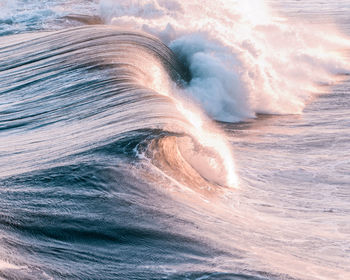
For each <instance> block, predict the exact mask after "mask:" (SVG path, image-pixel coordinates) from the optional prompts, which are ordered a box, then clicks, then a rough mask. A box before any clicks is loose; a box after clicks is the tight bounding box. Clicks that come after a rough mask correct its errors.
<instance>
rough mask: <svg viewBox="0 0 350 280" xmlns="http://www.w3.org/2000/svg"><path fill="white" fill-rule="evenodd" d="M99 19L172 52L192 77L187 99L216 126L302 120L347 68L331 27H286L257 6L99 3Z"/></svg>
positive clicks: (257, 0)
mask: <svg viewBox="0 0 350 280" xmlns="http://www.w3.org/2000/svg"><path fill="white" fill-rule="evenodd" d="M100 15H101V17H102V18H103V20H104V21H105V23H108V24H115V25H118V26H120V27H126V28H132V29H135V28H136V29H139V30H143V31H145V32H148V33H151V34H153V35H155V36H157V37H159V38H160V39H161V40H162V41H163V42H164V43H165V44H167V45H168V46H170V48H171V49H172V50H173V51H174V52H175V53H176V54H177V55H178V57H179V58H180V59H181V60H182V61H183V62H184V63H185V64H186V65H187V67H188V69H189V71H190V74H191V77H192V79H191V81H190V82H189V83H188V85H187V90H186V92H187V95H188V96H190V97H191V98H192V99H193V100H194V101H195V102H197V103H199V104H200V105H201V106H202V107H203V108H204V109H205V111H206V112H207V113H208V114H209V115H210V116H211V117H213V118H214V119H217V120H221V121H230V122H234V121H239V120H242V119H245V118H250V117H254V116H255V114H257V113H267V114H299V113H301V112H302V110H303V109H304V107H305V105H306V104H307V102H308V101H309V100H311V99H312V96H313V95H314V94H317V93H320V92H321V91H324V89H322V87H321V86H323V85H330V84H333V83H334V82H335V81H336V80H337V78H338V77H337V75H338V74H344V73H347V72H349V69H350V66H349V62H348V61H345V59H344V58H343V57H342V55H341V50H343V49H345V48H349V47H350V41H349V40H348V39H347V38H345V36H343V35H341V34H339V33H338V32H336V29H335V28H332V27H329V26H328V27H326V26H325V27H324V28H322V30H320V29H319V27H318V28H315V27H314V26H311V25H310V24H306V23H302V22H296V21H294V22H290V21H289V20H288V19H286V18H284V17H281V16H280V15H277V14H276V13H275V12H274V11H273V10H272V9H271V8H270V7H269V6H268V5H267V4H266V3H265V2H264V1H261V0H254V1H249V3H247V1H239V0H238V1H237V0H232V1H224V0H221V1H215V2H213V1H208V0H204V1H181V0H173V1H165V0H152V1H144V0H140V1H130V0H123V1H113V0H101V1H100ZM325 33H327V34H328V35H327V36H324V34H325Z"/></svg>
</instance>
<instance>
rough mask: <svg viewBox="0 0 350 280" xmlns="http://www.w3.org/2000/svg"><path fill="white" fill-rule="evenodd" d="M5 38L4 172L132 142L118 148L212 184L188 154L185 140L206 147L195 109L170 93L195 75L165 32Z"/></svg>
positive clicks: (77, 31)
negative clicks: (160, 36)
mask: <svg viewBox="0 0 350 280" xmlns="http://www.w3.org/2000/svg"><path fill="white" fill-rule="evenodd" d="M2 38H3V42H2V45H1V47H0V61H1V63H0V106H1V107H0V112H1V115H0V132H1V140H2V141H1V144H0V151H1V154H2V156H1V158H0V164H1V167H2V168H1V171H0V175H1V176H5V177H6V176H14V175H16V174H17V175H18V174H21V173H24V172H30V171H35V170H42V169H48V168H54V167H56V166H63V165H67V164H71V163H75V162H76V161H77V160H79V159H78V158H79V157H77V156H78V155H86V154H89V153H90V154H91V153H93V152H94V151H96V150H101V149H102V150H103V149H107V148H106V147H110V146H111V145H113V143H123V145H125V147H121V145H119V148H118V149H117V150H116V152H117V153H121V154H122V153H124V152H125V151H126V150H128V151H129V152H128V156H130V155H131V153H132V152H133V153H134V154H133V156H136V155H140V154H141V153H143V152H144V149H145V148H146V149H149V151H148V152H146V153H145V155H146V157H147V158H150V162H151V163H152V164H153V165H155V166H157V167H158V168H160V170H162V171H163V172H165V173H166V174H168V175H170V176H171V177H176V178H175V179H176V180H178V181H179V182H182V183H184V182H185V181H186V185H191V186H192V187H195V186H196V185H197V186H199V185H201V186H203V184H204V183H205V182H206V181H207V180H206V179H205V178H209V177H210V176H205V173H206V172H211V171H210V170H209V171H208V170H204V171H203V170H202V171H201V172H199V173H198V170H197V171H196V170H195V169H196V168H194V169H193V166H196V163H195V162H192V163H189V162H187V160H188V158H186V157H183V156H182V154H181V149H184V145H182V147H181V146H178V140H176V138H179V137H180V138H181V137H183V136H184V135H187V136H188V137H189V138H190V139H192V140H191V141H193V143H197V144H196V145H201V144H200V141H198V140H197V139H196V137H197V136H196V132H197V131H196V130H195V129H194V128H193V125H192V124H191V120H189V119H187V118H186V116H185V115H184V114H187V113H188V111H189V110H187V109H184V106H183V103H179V102H178V100H177V99H176V97H174V96H172V95H173V94H172V93H171V92H169V91H172V90H173V89H174V90H175V87H177V88H178V89H180V88H181V86H182V85H183V84H184V83H185V81H186V80H187V79H188V74H187V72H186V70H185V68H184V66H183V65H182V64H181V63H179V62H178V60H177V59H176V57H175V55H174V54H173V53H172V51H171V50H170V49H169V48H168V47H166V46H165V45H164V44H163V43H161V42H160V41H159V40H158V39H156V38H154V37H152V36H150V35H146V34H143V33H139V32H131V31H125V30H120V29H118V28H116V27H108V26H87V27H79V28H72V29H67V30H63V31H58V32H47V33H41V34H40V33H39V34H36V35H35V36H34V38H33V39H28V36H27V35H17V36H9V37H2ZM12 39H14V40H12ZM179 107H180V108H181V109H180V110H179V109H178V108H179ZM206 136H207V135H205V137H206ZM163 138H164V139H163ZM162 139H163V140H162ZM174 139H175V140H174ZM140 143H142V145H141V146H142V148H139V147H141V146H139V145H138V144H140ZM164 143H166V145H164ZM191 145H192V146H193V144H190V146H191ZM114 147H116V145H115V146H114ZM213 148H214V149H215V147H212V148H211V149H213ZM137 149H142V151H141V150H138V151H137ZM186 149H187V153H188V148H186ZM158 150H159V151H158ZM130 151H131V153H130ZM201 152H203V153H204V156H203V158H205V157H206V156H208V159H210V158H212V157H213V155H211V153H212V152H205V151H204V149H203V150H202V151H201ZM159 154H161V155H162V158H159ZM156 155H157V156H156ZM215 156H217V155H215ZM171 157H174V160H171ZM165 162H166V163H167V164H164V163H165ZM197 162H198V161H197ZM200 169H203V168H202V167H201V168H200ZM220 172H221V171H220ZM199 174H202V175H204V177H203V176H201V175H199ZM184 178H185V179H184ZM210 178H211V177H210ZM209 181H210V180H209ZM211 181H214V180H211ZM219 181H221V180H219ZM194 182H196V183H194ZM204 185H205V184H204Z"/></svg>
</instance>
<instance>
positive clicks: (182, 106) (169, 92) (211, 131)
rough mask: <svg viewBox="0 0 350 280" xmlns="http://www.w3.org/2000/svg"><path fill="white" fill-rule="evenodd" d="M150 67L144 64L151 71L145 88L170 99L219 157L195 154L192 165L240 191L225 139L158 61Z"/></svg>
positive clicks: (202, 140) (195, 133) (220, 182)
mask: <svg viewBox="0 0 350 280" xmlns="http://www.w3.org/2000/svg"><path fill="white" fill-rule="evenodd" d="M151 62H152V63H151V64H148V65H144V67H145V69H150V71H149V72H148V75H147V78H146V80H145V81H144V82H145V85H146V86H148V87H149V88H151V89H153V90H154V91H156V92H158V93H159V94H161V95H165V96H167V97H169V98H170V99H171V100H172V102H174V104H175V106H176V108H177V110H178V111H179V112H180V114H181V115H182V116H183V117H184V118H185V119H186V120H187V121H188V122H189V123H190V124H191V126H192V129H191V131H189V133H190V134H192V136H193V137H194V138H195V139H196V140H197V141H198V142H199V143H200V145H202V146H203V147H205V148H208V149H210V150H212V151H213V152H214V154H217V155H218V157H215V156H213V157H210V155H209V153H208V156H203V155H200V156H196V155H192V164H193V163H194V162H195V161H196V163H195V164H194V165H195V166H194V168H196V166H197V168H198V169H199V170H198V171H200V173H201V175H203V176H204V177H205V178H209V179H210V180H211V181H212V182H214V183H217V184H220V185H224V186H227V187H231V188H238V178H237V175H236V171H235V164H234V160H233V155H232V151H231V149H230V148H229V145H228V143H227V142H226V140H225V136H224V135H223V134H222V133H221V132H220V131H218V129H216V128H214V126H213V124H212V125H209V123H211V122H210V120H209V119H207V120H204V119H205V117H204V115H203V113H201V112H200V110H199V109H198V108H196V106H195V105H194V104H191V103H190V102H185V101H184V100H183V98H182V97H181V95H182V96H183V95H184V94H186V93H184V92H181V90H180V89H179V88H177V87H176V86H175V85H174V83H172V82H170V81H169V78H168V75H167V74H166V73H164V70H163V68H162V65H160V64H159V63H158V62H157V61H154V60H151Z"/></svg>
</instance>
